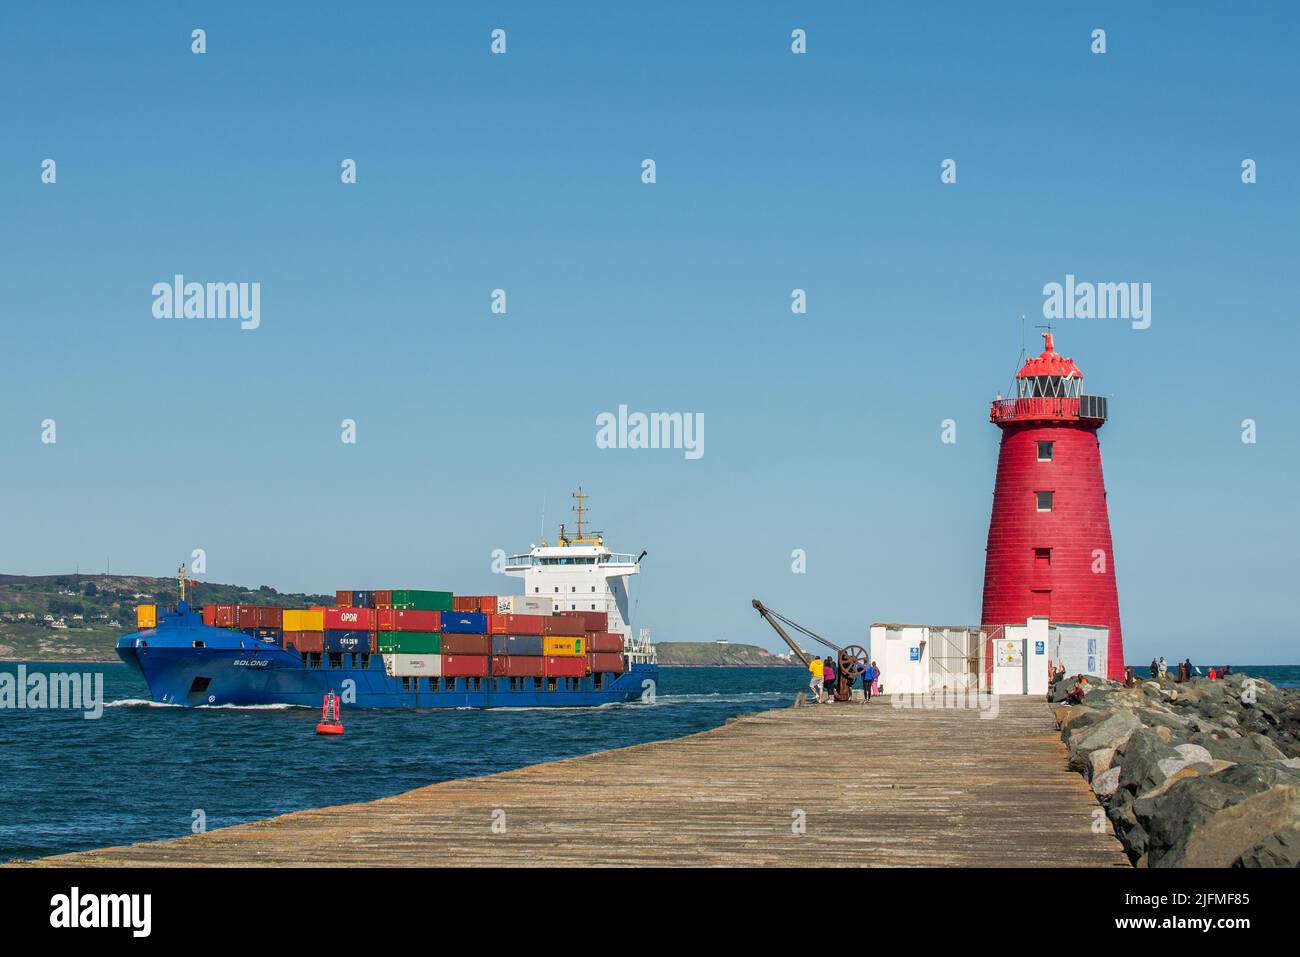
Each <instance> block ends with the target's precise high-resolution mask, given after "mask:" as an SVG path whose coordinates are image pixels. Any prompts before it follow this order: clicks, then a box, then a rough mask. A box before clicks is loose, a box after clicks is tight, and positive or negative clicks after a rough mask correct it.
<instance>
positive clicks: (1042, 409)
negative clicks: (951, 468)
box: [980, 332, 1124, 679]
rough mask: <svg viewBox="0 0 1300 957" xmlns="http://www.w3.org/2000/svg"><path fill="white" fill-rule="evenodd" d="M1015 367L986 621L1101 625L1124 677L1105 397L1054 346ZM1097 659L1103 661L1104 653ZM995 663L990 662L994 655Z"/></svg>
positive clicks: (989, 558)
mask: <svg viewBox="0 0 1300 957" xmlns="http://www.w3.org/2000/svg"><path fill="white" fill-rule="evenodd" d="M1043 339H1044V340H1045V348H1044V350H1043V354H1042V355H1040V356H1034V357H1031V358H1030V359H1029V360H1028V361H1027V362H1026V363H1025V364H1024V367H1023V368H1022V369H1021V370H1020V371H1019V372H1018V373H1017V374H1016V396H1015V397H1014V398H1011V399H998V400H995V401H994V403H993V407H992V410H991V411H990V413H989V418H990V421H992V422H993V424H994V425H996V426H997V427H998V428H1000V429H1001V430H1002V447H1001V449H1000V451H999V452H998V473H997V480H996V483H995V485H994V487H993V514H992V516H991V518H990V520H989V540H988V548H987V550H986V555H985V564H984V610H983V613H982V615H981V617H980V621H981V622H982V623H983V624H984V626H985V628H988V629H992V628H995V627H996V626H998V625H1012V624H1021V625H1023V624H1024V623H1025V620H1026V619H1028V618H1030V617H1035V616H1044V617H1046V618H1047V619H1048V620H1049V621H1051V622H1070V623H1072V624H1078V625H1104V626H1105V627H1106V628H1108V629H1109V633H1108V635H1107V641H1106V677H1108V678H1115V679H1121V678H1123V677H1124V642H1123V638H1122V636H1121V634H1120V627H1119V594H1118V592H1117V590H1116V587H1115V557H1114V554H1113V553H1112V551H1111V540H1110V517H1109V515H1108V513H1107V509H1106V485H1105V482H1104V481H1103V479H1102V474H1101V443H1100V442H1099V441H1098V439H1097V431H1098V430H1099V429H1100V428H1101V427H1102V425H1104V424H1105V422H1106V412H1107V409H1106V400H1105V399H1104V398H1102V397H1101V396H1094V395H1084V394H1083V373H1082V372H1081V371H1080V370H1079V367H1078V366H1076V365H1075V364H1074V360H1073V359H1069V358H1067V357H1065V356H1062V355H1060V354H1059V353H1058V352H1057V351H1056V350H1055V348H1053V346H1052V334H1051V333H1050V332H1045V333H1043ZM1098 664H1099V665H1100V662H1098ZM989 667H990V668H991V667H992V664H991V662H990V664H989Z"/></svg>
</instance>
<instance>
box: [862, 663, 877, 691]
mask: <svg viewBox="0 0 1300 957" xmlns="http://www.w3.org/2000/svg"><path fill="white" fill-rule="evenodd" d="M875 680H876V666H875V665H873V664H872V663H871V662H867V667H866V668H865V669H864V670H863V672H862V694H863V695H864V696H865V697H866V699H867V700H868V701H870V700H871V699H872V698H873V697H874V695H873V694H872V693H871V685H872V682H874V681H875Z"/></svg>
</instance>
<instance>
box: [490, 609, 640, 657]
mask: <svg viewBox="0 0 1300 957" xmlns="http://www.w3.org/2000/svg"><path fill="white" fill-rule="evenodd" d="M545 622H546V616H545V615H489V616H488V634H489V635H540V634H541V633H542V627H543V626H544V624H545ZM622 647H623V646H622V645H619V648H620V650H621V649H622Z"/></svg>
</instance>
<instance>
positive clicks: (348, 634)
mask: <svg viewBox="0 0 1300 957" xmlns="http://www.w3.org/2000/svg"><path fill="white" fill-rule="evenodd" d="M325 650H326V651H362V652H365V651H369V650H370V632H368V631H337V630H335V631H327V632H325Z"/></svg>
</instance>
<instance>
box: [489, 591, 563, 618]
mask: <svg viewBox="0 0 1300 957" xmlns="http://www.w3.org/2000/svg"><path fill="white" fill-rule="evenodd" d="M554 604H555V603H554V602H553V601H552V600H551V599H549V598H545V597H543V596H541V595H498V596H497V614H498V615H549V614H550V613H551V612H552V611H553V610H554V607H553V606H554Z"/></svg>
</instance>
